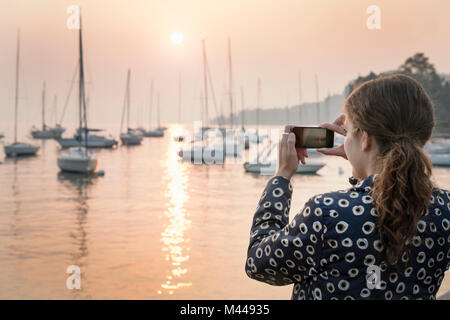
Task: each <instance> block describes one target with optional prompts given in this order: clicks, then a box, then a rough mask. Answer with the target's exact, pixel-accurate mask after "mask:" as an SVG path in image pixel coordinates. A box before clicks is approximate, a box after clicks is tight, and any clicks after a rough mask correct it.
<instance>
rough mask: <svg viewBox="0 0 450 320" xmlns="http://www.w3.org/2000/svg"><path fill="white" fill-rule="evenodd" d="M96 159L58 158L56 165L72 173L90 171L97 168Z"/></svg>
mask: <svg viewBox="0 0 450 320" xmlns="http://www.w3.org/2000/svg"><path fill="white" fill-rule="evenodd" d="M97 164H98V161H97V159H93V158H90V159H70V158H58V167H59V168H60V169H61V171H65V172H73V173H92V172H94V171H95V170H96V169H97Z"/></svg>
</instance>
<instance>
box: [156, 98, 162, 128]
mask: <svg viewBox="0 0 450 320" xmlns="http://www.w3.org/2000/svg"><path fill="white" fill-rule="evenodd" d="M156 108H157V109H156V111H157V112H158V128H161V121H160V120H161V119H160V114H159V92H158V93H157V95H156Z"/></svg>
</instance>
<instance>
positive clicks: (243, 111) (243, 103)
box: [241, 86, 245, 129]
mask: <svg viewBox="0 0 450 320" xmlns="http://www.w3.org/2000/svg"><path fill="white" fill-rule="evenodd" d="M241 102H242V129H244V124H245V102H244V87H243V86H241Z"/></svg>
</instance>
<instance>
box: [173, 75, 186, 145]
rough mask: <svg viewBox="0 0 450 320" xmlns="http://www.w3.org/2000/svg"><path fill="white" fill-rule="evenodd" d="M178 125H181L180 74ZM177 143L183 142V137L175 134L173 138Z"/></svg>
mask: <svg viewBox="0 0 450 320" xmlns="http://www.w3.org/2000/svg"><path fill="white" fill-rule="evenodd" d="M178 124H179V125H181V73H179V74H178ZM173 140H175V141H177V142H182V141H184V136H183V135H180V134H177V135H175V136H174V137H173Z"/></svg>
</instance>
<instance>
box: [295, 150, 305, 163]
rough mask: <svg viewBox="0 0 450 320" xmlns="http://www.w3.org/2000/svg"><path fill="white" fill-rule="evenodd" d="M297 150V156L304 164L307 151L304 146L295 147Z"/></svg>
mask: <svg viewBox="0 0 450 320" xmlns="http://www.w3.org/2000/svg"><path fill="white" fill-rule="evenodd" d="M296 151H297V157H298V159H299V160H300V162H301V163H302V164H303V165H304V164H306V160H305V158H308V152H307V151H306V149H304V148H300V149H296Z"/></svg>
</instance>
